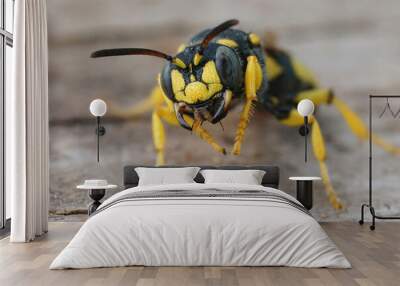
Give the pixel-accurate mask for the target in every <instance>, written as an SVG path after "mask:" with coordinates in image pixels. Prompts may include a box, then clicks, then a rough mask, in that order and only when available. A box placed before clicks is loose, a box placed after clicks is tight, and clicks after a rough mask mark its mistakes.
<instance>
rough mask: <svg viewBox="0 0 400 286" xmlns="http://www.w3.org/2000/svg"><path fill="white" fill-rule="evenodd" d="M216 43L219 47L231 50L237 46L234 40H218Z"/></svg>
mask: <svg viewBox="0 0 400 286" xmlns="http://www.w3.org/2000/svg"><path fill="white" fill-rule="evenodd" d="M217 43H218V44H220V45H224V46H228V47H231V48H236V47H237V46H238V44H237V43H236V42H235V41H234V40H231V39H219V40H218V41H217Z"/></svg>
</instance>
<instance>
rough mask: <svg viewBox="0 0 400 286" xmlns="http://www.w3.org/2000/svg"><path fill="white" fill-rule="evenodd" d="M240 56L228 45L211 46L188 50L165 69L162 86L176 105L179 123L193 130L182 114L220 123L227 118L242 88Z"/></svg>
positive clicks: (176, 57) (161, 81) (161, 80)
mask: <svg viewBox="0 0 400 286" xmlns="http://www.w3.org/2000/svg"><path fill="white" fill-rule="evenodd" d="M242 80H243V72H242V68H241V65H240V59H239V56H238V55H237V54H236V52H235V51H234V50H233V49H232V48H230V47H227V46H224V45H220V44H215V43H210V44H208V45H207V47H206V48H205V49H203V48H202V47H201V44H197V45H192V46H189V47H186V48H185V49H184V50H183V51H181V52H180V53H178V54H177V55H176V56H175V57H174V58H173V60H172V61H171V62H169V63H167V64H166V65H165V66H164V69H163V71H162V73H161V75H160V84H161V87H162V89H163V91H164V93H165V94H166V96H167V97H168V98H169V99H170V100H171V101H173V102H174V103H175V104H174V106H175V112H176V115H177V118H178V120H179V122H180V124H181V125H182V126H183V127H185V128H186V129H191V127H190V126H189V124H187V123H186V122H185V121H184V119H183V116H182V114H185V113H190V114H194V117H195V119H198V120H201V121H209V122H211V123H213V124H214V123H217V122H219V121H220V120H221V119H223V118H224V117H225V116H226V113H227V110H228V107H229V104H230V102H231V98H232V93H234V92H236V91H238V90H239V89H240V88H241V86H242Z"/></svg>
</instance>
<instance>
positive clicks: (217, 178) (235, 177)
mask: <svg viewBox="0 0 400 286" xmlns="http://www.w3.org/2000/svg"><path fill="white" fill-rule="evenodd" d="M200 174H201V175H202V176H203V177H204V183H205V184H212V183H220V184H246V185H261V182H262V179H263V177H264V175H265V171H262V170H212V169H206V170H201V171H200Z"/></svg>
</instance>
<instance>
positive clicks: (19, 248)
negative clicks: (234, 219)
mask: <svg viewBox="0 0 400 286" xmlns="http://www.w3.org/2000/svg"><path fill="white" fill-rule="evenodd" d="M81 224H82V223H71V222H69V223H60V222H53V223H50V229H49V233H48V234H47V235H45V236H44V237H42V238H39V239H37V240H35V241H34V242H32V243H14V244H10V243H9V242H8V238H7V239H3V240H1V241H0V269H1V271H0V285H4V286H9V285H10V286H11V285H13V286H19V285H31V286H35V285H40V286H46V285H57V286H62V285H137V286H139V285H140V286H143V285H154V286H155V285H174V286H175V285H176V286H178V285H229V286H232V285H241V286H253V285H259V286H261V285H274V286H279V285H304V286H306V285H329V286H332V285H346V286H349V285H376V286H380V285H381V286H392V285H393V286H394V285H399V283H398V273H399V271H400V254H399V252H400V244H399V243H398V241H399V239H400V233H399V231H398V229H399V224H398V223H381V224H379V225H378V227H377V230H376V231H375V232H371V231H369V229H368V227H367V226H359V225H356V224H354V223H349V222H345V223H338V222H334V223H323V224H322V227H323V228H324V229H325V230H326V232H327V233H328V235H329V236H330V237H331V238H332V240H333V241H334V242H335V243H336V244H337V246H338V247H339V248H340V249H341V250H342V251H343V252H344V254H345V255H346V257H347V258H348V259H349V261H350V263H351V264H352V267H353V268H352V269H345V270H344V269H310V268H290V267H119V268H100V269H86V270H49V269H48V267H49V265H50V263H51V261H52V260H53V259H54V258H55V257H56V255H58V253H59V252H60V251H61V250H62V249H63V248H64V247H65V246H66V244H67V243H68V242H69V241H70V240H71V238H72V236H73V235H74V234H75V233H76V232H77V230H78V229H79V227H80V226H81Z"/></svg>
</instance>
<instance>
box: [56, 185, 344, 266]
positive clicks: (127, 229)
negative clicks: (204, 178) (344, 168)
mask: <svg viewBox="0 0 400 286" xmlns="http://www.w3.org/2000/svg"><path fill="white" fill-rule="evenodd" d="M210 188H215V189H217V190H227V191H233V190H236V191H238V190H246V189H248V190H261V191H266V192H269V193H273V194H278V195H280V196H284V197H286V198H288V199H290V200H292V201H294V202H297V201H296V200H295V199H294V198H292V197H291V196H289V195H287V194H285V193H283V192H281V191H279V190H276V189H272V188H266V187H262V186H250V185H237V184H236V185H231V184H179V185H165V186H143V187H135V188H131V189H128V190H125V191H123V192H120V193H118V194H115V195H114V196H112V197H111V198H109V199H108V200H106V201H105V202H104V203H103V204H102V205H101V206H100V209H101V208H104V209H103V211H100V212H99V213H97V214H95V215H94V216H92V217H90V218H89V219H88V220H87V221H86V222H85V223H84V224H83V226H82V227H81V229H80V230H79V232H78V233H77V234H76V235H75V237H74V238H73V239H72V241H71V242H70V243H69V244H68V245H67V247H65V249H64V250H63V251H62V252H61V253H60V254H59V255H58V256H57V258H56V259H55V260H54V261H53V263H52V264H51V266H50V269H63V268H91V267H113V266H127V265H145V266H195V265H198V266H200V265H203V266H204V265H214V266H242V265H243V266H244V265H246V266H294V267H333V268H349V267H351V266H350V263H349V262H348V261H347V259H346V258H345V257H344V255H343V254H342V252H341V251H340V250H339V249H338V248H337V247H336V246H335V244H334V243H333V242H332V241H331V240H330V238H329V237H328V236H327V234H326V233H325V232H324V230H323V229H322V228H321V226H320V225H319V224H318V223H317V222H316V221H315V220H314V218H312V217H311V216H310V215H308V214H307V213H304V212H302V211H300V210H299V209H297V208H295V207H293V206H291V205H288V204H284V203H280V202H276V201H274V200H270V201H268V200H263V199H257V198H234V197H233V198H232V197H226V198H212V197H209V198H204V197H202V198H197V197H185V198H176V197H174V198H150V199H141V200H126V201H124V200H122V201H120V202H118V203H115V204H112V202H115V200H118V199H119V198H121V197H124V196H126V195H129V194H130V193H133V192H145V191H160V192H162V191H165V190H192V191H193V190H198V191H202V190H203V191H205V189H210ZM135 194H136V193H135ZM297 203H298V202H297ZM107 206H108V207H107Z"/></svg>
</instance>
